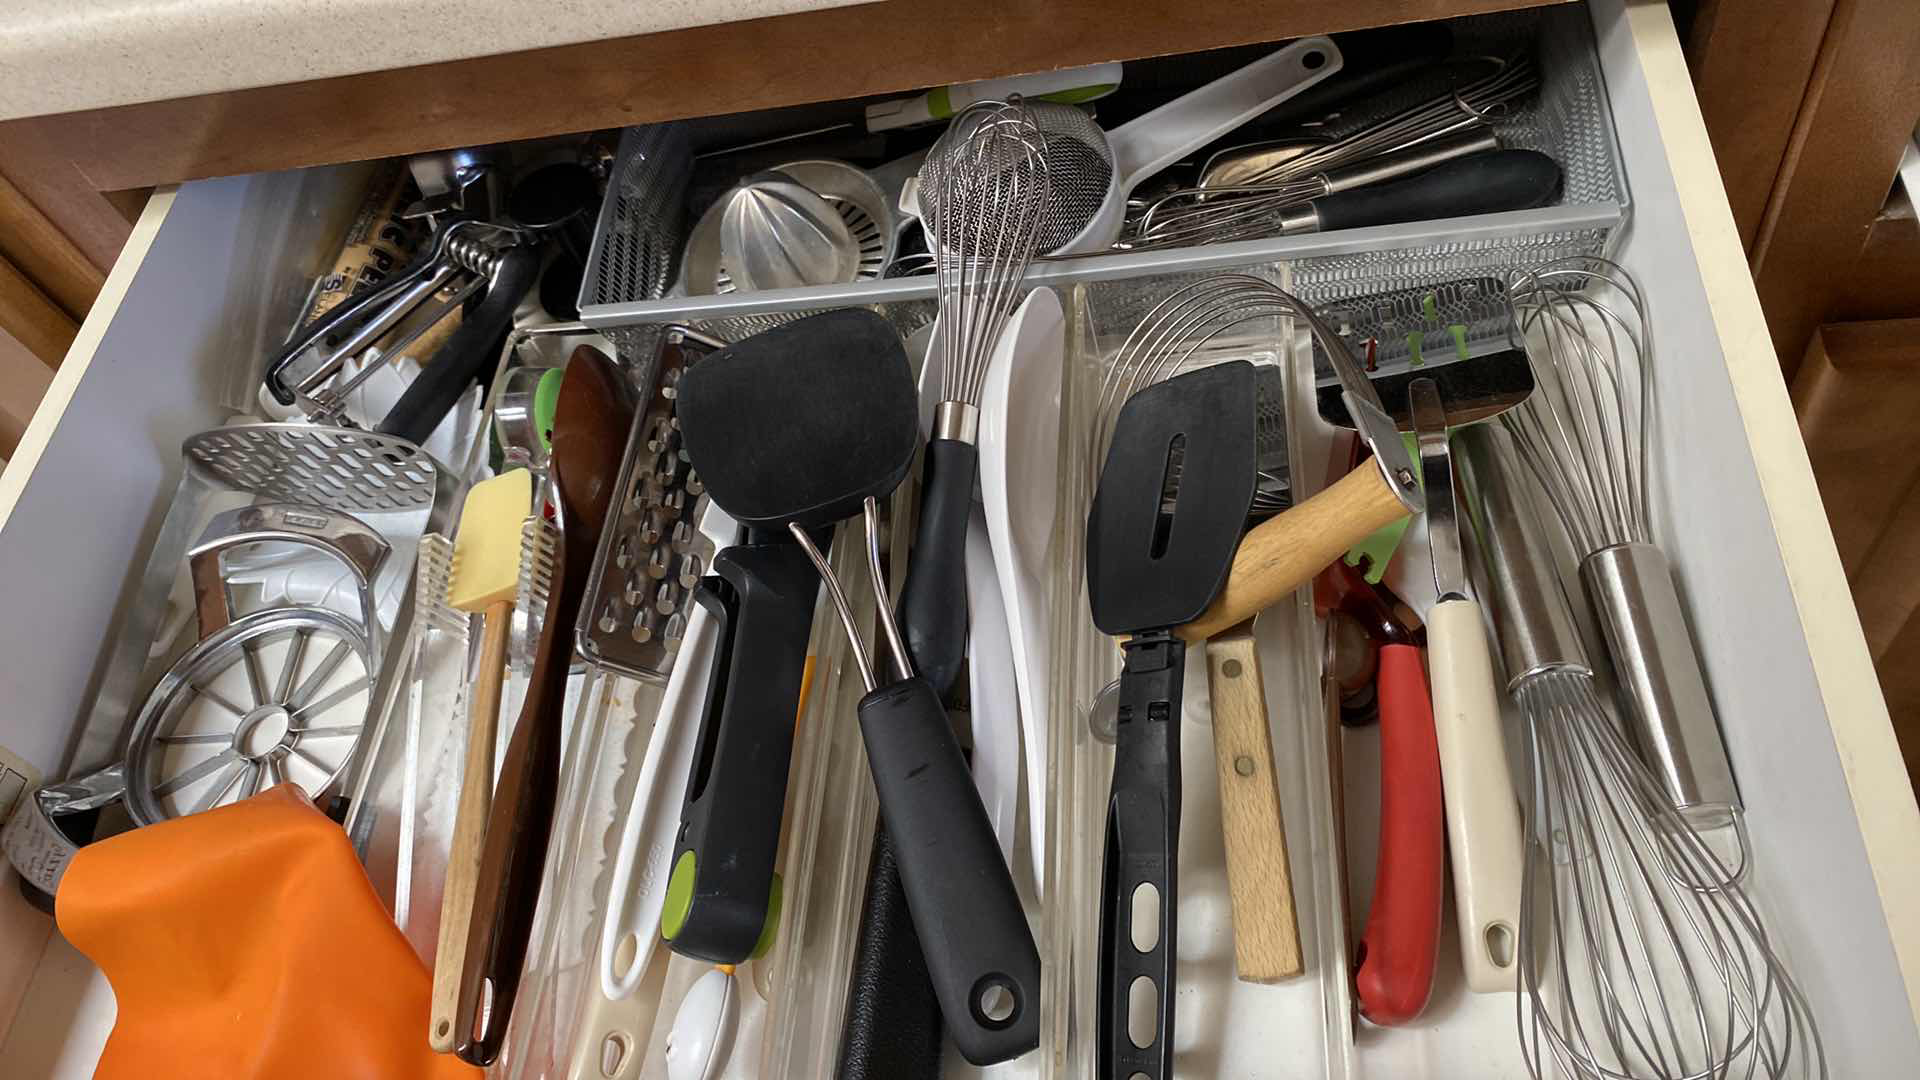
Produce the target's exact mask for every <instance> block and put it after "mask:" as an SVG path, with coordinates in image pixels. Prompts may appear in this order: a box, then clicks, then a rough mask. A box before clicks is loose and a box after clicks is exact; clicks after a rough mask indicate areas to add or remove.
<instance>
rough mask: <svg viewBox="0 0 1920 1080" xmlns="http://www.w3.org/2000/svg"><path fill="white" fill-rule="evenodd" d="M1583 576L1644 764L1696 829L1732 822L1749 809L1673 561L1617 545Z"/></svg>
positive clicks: (1590, 560) (1597, 556) (1585, 563)
mask: <svg viewBox="0 0 1920 1080" xmlns="http://www.w3.org/2000/svg"><path fill="white" fill-rule="evenodd" d="M1580 577H1581V580H1582V581H1584V582H1585V583H1586V586H1587V597H1588V599H1590V600H1592V601H1593V606H1594V610H1595V612H1596V613H1597V614H1598V615H1599V617H1600V629H1601V631H1602V632H1603V633H1604V634H1605V635H1606V638H1607V649H1608V651H1609V652H1611V653H1612V654H1613V667H1614V672H1615V674H1616V675H1617V677H1618V679H1619V682H1620V689H1621V692H1622V696H1623V697H1624V698H1625V699H1626V704H1627V712H1628V727H1629V729H1630V730H1631V731H1632V732H1633V736H1634V739H1635V741H1636V742H1637V743H1638V744H1639V747H1640V756H1641V758H1642V759H1644V760H1645V761H1646V763H1647V766H1648V767H1649V768H1651V769H1652V770H1653V773H1654V775H1655V776H1657V777H1659V779H1660V784H1661V786H1662V787H1663V788H1665V789H1666V793H1667V797H1668V799H1670V800H1671V801H1672V802H1673V805H1674V808H1675V809H1676V810H1679V811H1680V812H1681V813H1682V814H1684V815H1686V816H1687V817H1688V818H1689V819H1691V820H1692V821H1693V823H1694V824H1695V825H1696V826H1698V827H1701V828H1713V827H1716V826H1719V825H1724V824H1727V823H1729V822H1730V821H1731V820H1732V818H1733V816H1734V815H1735V814H1736V813H1737V812H1738V811H1740V810H1741V809H1742V807H1741V803H1740V789H1739V788H1738V787H1737V786H1736V785H1735V784H1734V782H1733V767H1732V766H1731V765H1730V764H1728V762H1727V751H1726V747H1725V746H1724V745H1722V743H1721V741H1720V723H1719V721H1718V720H1716V719H1715V718H1714V714H1713V700H1712V699H1711V698H1710V697H1708V696H1707V683H1706V676H1705V675H1704V674H1703V673H1702V672H1701V670H1700V658H1699V656H1698V655H1696V654H1695V653H1694V650H1693V636H1692V635H1691V634H1690V633H1689V632H1688V630H1687V621H1686V616H1685V615H1684V614H1682V612H1681V610H1680V596H1679V594H1678V593H1677V592H1676V591H1675V590H1674V587H1673V573H1672V571H1671V570H1670V569H1669V568H1668V565H1667V557H1666V555H1664V554H1662V553H1661V551H1660V549H1659V548H1657V547H1654V546H1653V545H1652V544H1637V543H1634V544H1616V545H1614V546H1613V547H1606V548H1601V549H1600V550H1599V551H1596V552H1594V553H1592V554H1591V555H1588V556H1587V557H1586V558H1585V559H1583V560H1581V563H1580Z"/></svg>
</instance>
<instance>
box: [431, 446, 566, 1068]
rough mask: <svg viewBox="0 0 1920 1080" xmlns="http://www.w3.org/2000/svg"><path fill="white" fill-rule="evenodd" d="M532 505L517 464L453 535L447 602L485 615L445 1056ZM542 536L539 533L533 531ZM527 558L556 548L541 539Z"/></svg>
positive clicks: (439, 1044)
mask: <svg viewBox="0 0 1920 1080" xmlns="http://www.w3.org/2000/svg"><path fill="white" fill-rule="evenodd" d="M532 507H533V474H532V473H529V472H528V471H527V470H525V469H513V470H511V471H509V472H504V473H501V474H500V475H499V476H496V477H494V478H492V479H491V480H486V481H483V482H481V483H478V484H475V485H474V486H473V488H472V489H471V490H470V491H468V492H467V501H466V505H465V506H464V507H462V508H461V511H460V529H459V532H458V533H456V534H455V536H454V543H453V576H452V579H451V580H450V582H449V584H448V587H447V604H448V605H449V606H450V607H452V608H454V609H455V610H458V611H462V612H466V613H468V614H473V613H476V612H477V613H481V614H483V615H484V617H485V620H486V621H485V624H484V628H483V630H482V632H481V637H480V659H479V665H478V667H477V668H476V669H475V671H474V677H473V692H472V695H471V696H470V697H469V698H468V706H467V754H466V762H465V765H464V767H463V768H462V771H461V778H460V803H459V808H458V809H457V810H456V812H455V815H454V820H453V840H452V842H451V844H450V845H449V847H448V851H447V876H446V885H445V887H444V889H443V890H442V892H441V894H440V940H439V945H438V948H437V949H436V950H435V952H434V958H433V1012H432V1015H431V1017H430V1019H429V1023H428V1028H427V1042H428V1044H429V1045H431V1046H432V1047H433V1048H434V1049H435V1050H438V1051H439V1052H441V1053H443V1054H447V1053H452V1052H453V1049H454V1043H455V1041H456V1040H455V1039H454V1035H453V1028H454V1014H455V1012H456V1011H457V1009H458V1008H459V1004H460V972H461V969H462V966H463V965H464V964H465V962H466V953H467V929H468V925H469V920H470V919H471V918H472V916H473V893H474V886H475V884H476V883H477V881H478V879H479V876H480V851H481V846H482V844H483V843H484V842H485V840H486V826H487V810H488V808H489V807H490V806H492V805H493V751H494V743H495V741H496V740H497V732H498V730H499V714H500V686H501V683H502V681H503V680H504V678H505V675H506V666H507V639H508V637H509V635H510V632H511V630H512V625H513V600H514V594H515V593H516V592H517V591H518V587H519V583H520V564H521V556H522V551H521V543H520V540H521V532H522V530H521V524H522V523H523V522H524V521H525V520H526V516H527V511H528V510H529V509H531V508H532ZM533 535H535V536H539V535H540V534H539V533H535V534H533ZM534 548H535V549H534V550H533V551H530V552H527V554H528V555H531V556H533V557H534V558H536V559H538V558H541V557H550V555H551V553H550V552H548V551H542V550H540V549H539V548H540V545H539V544H538V542H537V541H536V543H535V545H534Z"/></svg>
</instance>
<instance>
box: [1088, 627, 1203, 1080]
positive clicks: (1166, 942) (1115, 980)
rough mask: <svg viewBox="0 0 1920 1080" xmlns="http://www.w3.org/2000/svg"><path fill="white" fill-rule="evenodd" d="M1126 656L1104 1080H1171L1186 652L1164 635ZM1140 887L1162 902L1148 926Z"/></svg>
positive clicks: (1104, 1004) (1103, 994) (1105, 948)
mask: <svg viewBox="0 0 1920 1080" xmlns="http://www.w3.org/2000/svg"><path fill="white" fill-rule="evenodd" d="M1124 648H1125V650H1126V670H1125V672H1124V673H1122V675H1121V677H1120V713H1119V721H1118V724H1117V730H1116V737H1117V739H1118V745H1117V746H1116V747H1115V752H1114V759H1113V791H1112V794H1111V795H1110V796H1109V797H1108V800H1107V852H1106V864H1105V869H1104V872H1103V876H1102V881H1101V892H1100V998H1099V1000H1100V1038H1099V1054H1100V1068H1099V1075H1100V1076H1101V1077H1102V1080H1113V1078H1119V1080H1131V1078H1133V1077H1139V1076H1144V1077H1146V1078H1147V1080H1172V1077H1173V1014H1174V1001H1173V999H1174V961H1175V959H1176V958H1177V956H1178V955H1179V953H1178V950H1177V949H1176V948H1175V942H1174V929H1175V927H1176V925H1177V920H1176V919H1175V918H1174V914H1175V911H1176V903H1177V900H1178V896H1179V893H1178V888H1177V874H1178V870H1179V865H1180V698H1181V690H1182V684H1183V683H1184V681H1185V675H1186V661H1187V646H1186V643H1185V642H1183V641H1181V640H1180V639H1179V638H1176V637H1173V636H1171V635H1169V634H1166V633H1165V632H1160V633H1156V634H1150V635H1141V636H1136V637H1134V638H1133V639H1132V640H1130V641H1128V642H1127V643H1126V645H1125V646H1124ZM1143 885H1150V886H1152V887H1153V889H1154V890H1155V893H1156V898H1155V899H1156V903H1155V904H1154V911H1155V915H1154V925H1152V926H1150V927H1147V926H1143V927H1136V926H1134V925H1133V915H1134V912H1135V911H1136V910H1138V905H1137V904H1136V903H1135V898H1134V893H1135V892H1137V891H1138V890H1139V889H1140V887H1141V886H1143ZM1143 944H1144V945H1146V946H1147V947H1145V948H1142V945H1143ZM1141 979H1146V980H1149V981H1150V982H1152V984H1153V989H1154V991H1155V998H1154V1000H1155V1003H1156V1004H1155V1008H1156V1012H1157V1016H1156V1021H1155V1025H1154V1030H1153V1037H1152V1038H1151V1039H1149V1040H1148V1041H1147V1042H1146V1043H1145V1044H1144V1045H1142V1044H1140V1043H1137V1042H1135V1041H1134V1038H1133V1033H1132V1032H1131V1030H1129V1027H1130V1025H1129V1023H1128V1019H1129V1017H1130V1015H1131V1011H1132V1010H1131V1005H1132V997H1133V993H1134V984H1135V983H1136V982H1138V981H1139V980H1141Z"/></svg>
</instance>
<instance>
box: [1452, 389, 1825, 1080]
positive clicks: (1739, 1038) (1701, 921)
mask: <svg viewBox="0 0 1920 1080" xmlns="http://www.w3.org/2000/svg"><path fill="white" fill-rule="evenodd" d="M1454 441H1455V444H1456V447H1457V449H1458V454H1457V457H1456V460H1457V462H1458V464H1459V468H1460V474H1461V483H1462V487H1463V488H1464V489H1465V490H1466V491H1467V497H1468V501H1469V504H1470V505H1471V506H1472V507H1473V514H1472V520H1473V522H1474V525H1475V532H1476V535H1477V538H1478V540H1479V544H1480V550H1481V552H1482V563H1483V565H1484V566H1485V568H1486V571H1487V578H1488V580H1489V582H1490V584H1491V586H1492V588H1491V592H1492V595H1493V604H1492V608H1493V615H1494V624H1495V627H1496V629H1497V631H1498V635H1497V636H1498V638H1499V642H1500V650H1501V656H1502V659H1503V660H1504V661H1505V666H1506V670H1507V674H1508V677H1509V680H1510V682H1509V686H1510V688H1511V690H1512V692H1513V696H1514V699H1515V701H1516V702H1517V703H1518V704H1519V706H1520V708H1521V711H1522V713H1523V714H1524V715H1525V716H1526V718H1527V724H1528V730H1529V733H1530V738H1529V739H1528V743H1527V755H1526V758H1527V784H1526V792H1525V795H1526V798H1525V803H1526V820H1527V821H1529V822H1531V823H1532V824H1533V826H1534V828H1535V830H1536V833H1537V835H1538V837H1539V838H1540V840H1541V841H1542V842H1543V843H1544V844H1545V845H1546V846H1547V848H1548V854H1549V855H1550V856H1551V862H1549V861H1548V860H1546V859H1543V858H1534V859H1530V860H1528V862H1527V863H1526V867H1525V869H1524V870H1523V872H1522V876H1521V907H1520V911H1521V916H1520V927H1519V936H1518V941H1517V948H1518V955H1519V956H1520V957H1521V960H1522V962H1521V965H1520V971H1521V975H1520V990H1521V995H1520V997H1519V999H1518V1002H1517V1005H1516V1018H1517V1022H1518V1026H1519V1036H1520V1049H1521V1053H1522V1055H1523V1056H1524V1058H1525V1060H1526V1064H1527V1068H1528V1071H1529V1072H1530V1073H1531V1074H1532V1075H1533V1076H1535V1077H1540V1078H1543V1080H1544V1078H1545V1077H1548V1076H1553V1077H1565V1076H1571V1077H1576V1078H1579V1080H1696V1078H1699V1080H1718V1078H1722V1077H1769V1078H1782V1077H1790V1076H1798V1077H1811V1076H1821V1077H1824V1076H1826V1075H1827V1071H1826V1056H1825V1050H1824V1048H1823V1047H1822V1045H1821V1041H1820V1033H1819V1029H1818V1028H1817V1026H1816V1025H1815V1024H1814V1020H1813V1015H1812V1011H1811V1009H1810V1008H1809V1006H1808V1004H1807V1001H1806V998H1805V996H1804V995H1803V994H1802V992H1801V991H1800V988H1799V987H1798V985H1796V984H1795V982H1794V980H1793V978H1792V976H1791V975H1790V974H1789V973H1788V971H1787V967H1786V963H1785V961H1784V960H1782V958H1781V957H1780V955H1779V954H1778V953H1777V952H1776V951H1775V950H1774V948H1773V945H1772V943H1771V941H1770V940H1769V938H1768V935H1767V931H1766V929H1765V927H1764V926H1763V925H1762V923H1761V920H1760V915H1759V912H1758V911H1757V909H1756V908H1755V906H1754V904H1753V902H1752V900H1751V899H1750V898H1749V896H1748V895H1747V893H1746V890H1745V888H1744V887H1743V886H1742V885H1741V884H1740V883H1739V879H1740V877H1741V876H1742V875H1741V873H1740V872H1739V871H1738V870H1737V869H1736V868H1735V867H1730V866H1728V865H1727V863H1726V861H1725V860H1723V859H1722V858H1721V856H1720V855H1719V853H1717V852H1716V851H1715V850H1714V849H1713V848H1712V847H1711V846H1710V845H1709V844H1708V842H1707V840H1706V838H1705V837H1704V836H1703V834H1702V833H1701V832H1700V831H1699V830H1698V829H1697V828H1696V825H1695V823H1694V822H1693V821H1692V820H1690V819H1689V818H1687V817H1685V816H1683V815H1682V814H1681V813H1680V812H1678V811H1677V810H1676V809H1675V808H1674V806H1673V804H1672V802H1671V801H1670V800H1669V799H1668V797H1667V793H1666V791H1665V789H1664V788H1663V786H1662V785H1661V783H1660V781H1659V780H1658V779H1657V778H1656V777H1655V775H1654V774H1653V772H1652V771H1650V770H1649V769H1648V768H1647V766H1646V765H1645V764H1644V763H1643V762H1642V761H1641V760H1640V757H1639V756H1638V754H1636V753H1635V749H1634V747H1633V746H1632V744H1631V743H1629V742H1628V740H1627V738H1626V736H1625V735H1624V734H1622V732H1621V730H1620V728H1619V726H1618V725H1617V724H1616V723H1615V721H1614V719H1613V717H1612V716H1611V715H1610V714H1609V713H1608V711H1607V708H1606V707H1605V705H1603V704H1602V702H1601V698H1600V695H1599V693H1598V691H1597V689H1596V685H1595V679H1594V675H1593V671H1592V668H1591V667H1590V666H1589V664H1588V662H1587V659H1586V655H1585V652H1584V649H1583V648H1582V646H1581V644H1580V635H1579V631H1578V630H1577V629H1576V628H1575V624H1574V621H1573V612H1572V608H1571V606H1570V604H1569V603H1568V601H1567V597H1566V595H1565V593H1563V592H1562V591H1561V588H1560V580H1559V576H1558V574H1557V572H1556V571H1555V570H1554V568H1553V567H1554V563H1553V556H1552V552H1551V550H1550V549H1549V548H1548V547H1547V545H1546V544H1545V542H1544V541H1543V539H1542V538H1541V537H1540V536H1539V534H1538V530H1537V526H1536V522H1535V520H1534V519H1533V518H1532V516H1531V514H1530V511H1529V508H1528V507H1526V506H1525V503H1524V499H1523V497H1522V495H1521V493H1520V492H1519V490H1518V487H1517V485H1518V483H1519V482H1520V474H1519V472H1518V470H1517V469H1515V468H1513V467H1510V466H1509V465H1508V463H1507V458H1508V454H1507V451H1506V450H1505V448H1504V447H1502V446H1501V444H1500V442H1499V435H1498V433H1497V432H1495V431H1493V430H1492V429H1491V428H1489V427H1488V426H1487V425H1472V426H1469V427H1466V428H1464V429H1462V430H1461V431H1460V432H1459V433H1458V434H1456V435H1455V436H1454ZM1739 861H1740V863H1741V864H1742V865H1744V864H1745V862H1746V861H1747V858H1746V855H1745V853H1744V852H1743V853H1742V855H1741V858H1740V860H1739Z"/></svg>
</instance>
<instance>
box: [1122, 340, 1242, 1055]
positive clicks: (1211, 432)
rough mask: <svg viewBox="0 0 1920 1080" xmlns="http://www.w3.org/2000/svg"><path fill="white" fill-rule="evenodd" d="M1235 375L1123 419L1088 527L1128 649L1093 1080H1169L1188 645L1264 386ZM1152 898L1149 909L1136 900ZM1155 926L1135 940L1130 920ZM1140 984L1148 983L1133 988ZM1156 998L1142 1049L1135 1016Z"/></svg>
mask: <svg viewBox="0 0 1920 1080" xmlns="http://www.w3.org/2000/svg"><path fill="white" fill-rule="evenodd" d="M1263 377H1264V378H1267V379H1270V380H1272V381H1273V383H1278V382H1279V379H1280V375H1279V372H1278V371H1275V370H1273V369H1259V368H1256V367H1255V366H1254V365H1253V364H1250V363H1247V362H1245V361H1235V362H1232V363H1227V364H1221V365H1218V366H1216V367H1210V368H1205V369H1202V370H1200V371H1195V372H1190V373H1188V374H1185V375H1180V376H1177V377H1175V378H1173V379H1169V380H1168V381H1166V382H1163V383H1160V384H1158V385H1154V386H1150V387H1148V388H1146V389H1145V390H1142V391H1140V392H1139V393H1137V394H1135V395H1133V397H1132V398H1130V399H1128V401H1127V403H1126V405H1125V406H1124V407H1123V408H1122V409H1121V410H1120V416H1119V420H1118V422H1117V424H1116V425H1115V427H1114V434H1113V443H1112V445H1111V446H1110V447H1109V448H1108V451H1107V458H1106V464H1105V466H1104V468H1102V470H1101V473H1100V484H1099V487H1098V489H1097V490H1096V492H1095V494H1094V500H1093V509H1092V512H1091V513H1090V515H1089V517H1088V520H1087V590H1088V595H1089V599H1090V601H1091V605H1092V608H1093V621H1094V624H1095V625H1096V626H1098V627H1099V628H1100V629H1101V631H1102V632H1104V633H1108V634H1116V635H1118V634H1125V635H1130V636H1129V637H1128V638H1127V640H1126V641H1125V642H1124V643H1123V644H1122V646H1121V648H1122V649H1123V650H1124V652H1125V655H1126V660H1125V665H1126V666H1125V672H1124V674H1123V675H1122V676H1121V682H1120V705H1119V713H1118V718H1117V723H1116V729H1117V742H1118V745H1117V747H1116V750H1115V757H1114V764H1113V789H1112V793H1111V795H1110V796H1109V797H1108V802H1107V846H1106V859H1105V871H1104V877H1103V881H1102V891H1101V909H1100V989H1099V994H1100V1027H1099V1043H1098V1045H1099V1055H1100V1075H1101V1076H1102V1077H1124V1078H1129V1080H1130V1078H1133V1077H1141V1076H1144V1077H1146V1078H1147V1080H1168V1078H1170V1077H1171V1076H1172V1075H1173V1047H1174V1032H1173V1021H1174V1002H1175V993H1174V965H1175V962H1176V957H1177V951H1176V948H1175V935H1174V928H1175V926H1176V924H1177V920H1176V916H1175V905H1176V902H1177V899H1178V890H1177V887H1176V884H1177V883H1176V880H1175V875H1176V873H1177V869H1178V863H1179V840H1180V707H1181V698H1182V679H1183V675H1184V672H1185V667H1186V651H1187V647H1186V642H1184V641H1182V640H1181V639H1180V638H1179V637H1176V636H1175V635H1174V633H1173V630H1174V628H1175V627H1177V626H1179V625H1181V624H1182V623H1186V622H1188V621H1190V620H1192V619H1194V618H1196V617H1198V616H1199V614H1200V613H1201V612H1202V611H1204V610H1206V607H1207V605H1208V603H1210V602H1211V601H1212V600H1213V597H1214V594H1215V593H1216V592H1218V591H1219V589H1220V586H1221V583H1222V582H1224V581H1225V580H1226V576H1227V569H1228V567H1229V566H1230V565H1231V564H1232V562H1233V554H1234V547H1235V545H1236V544H1237V543H1238V542H1239V539H1240V532H1241V530H1242V529H1243V528H1244V527H1245V525H1246V517H1247V509H1248V507H1249V505H1250V504H1251V503H1252V501H1253V493H1254V483H1255V471H1256V469H1255V461H1256V458H1257V445H1258V434H1257V428H1258V426H1259V425H1258V420H1257V416H1256V402H1258V401H1259V400H1261V394H1260V391H1259V385H1258V384H1259V382H1260V380H1261V379H1262V378H1263ZM1149 892H1150V893H1151V894H1152V903H1150V904H1148V903H1143V902H1142V901H1141V898H1140V895H1141V894H1145V893H1149ZM1148 911H1150V912H1152V914H1151V915H1150V916H1148V917H1147V918H1146V919H1143V920H1142V922H1141V924H1138V925H1137V924H1136V923H1135V921H1134V918H1135V915H1136V914H1140V913H1144V912H1148ZM1143 980H1144V983H1143ZM1148 984H1150V985H1151V987H1152V989H1153V991H1154V995H1153V1001H1154V1003H1155V1008H1156V1010H1157V1015H1156V1016H1155V1017H1154V1019H1153V1027H1152V1030H1151V1031H1150V1032H1147V1033H1145V1035H1144V1036H1143V1034H1142V1032H1141V1031H1140V1030H1139V1027H1140V1020H1139V1018H1137V1017H1132V1016H1130V1013H1131V1006H1132V1001H1133V999H1134V997H1135V996H1136V994H1139V993H1141V992H1142V991H1141V990H1139V989H1137V986H1139V985H1148Z"/></svg>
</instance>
